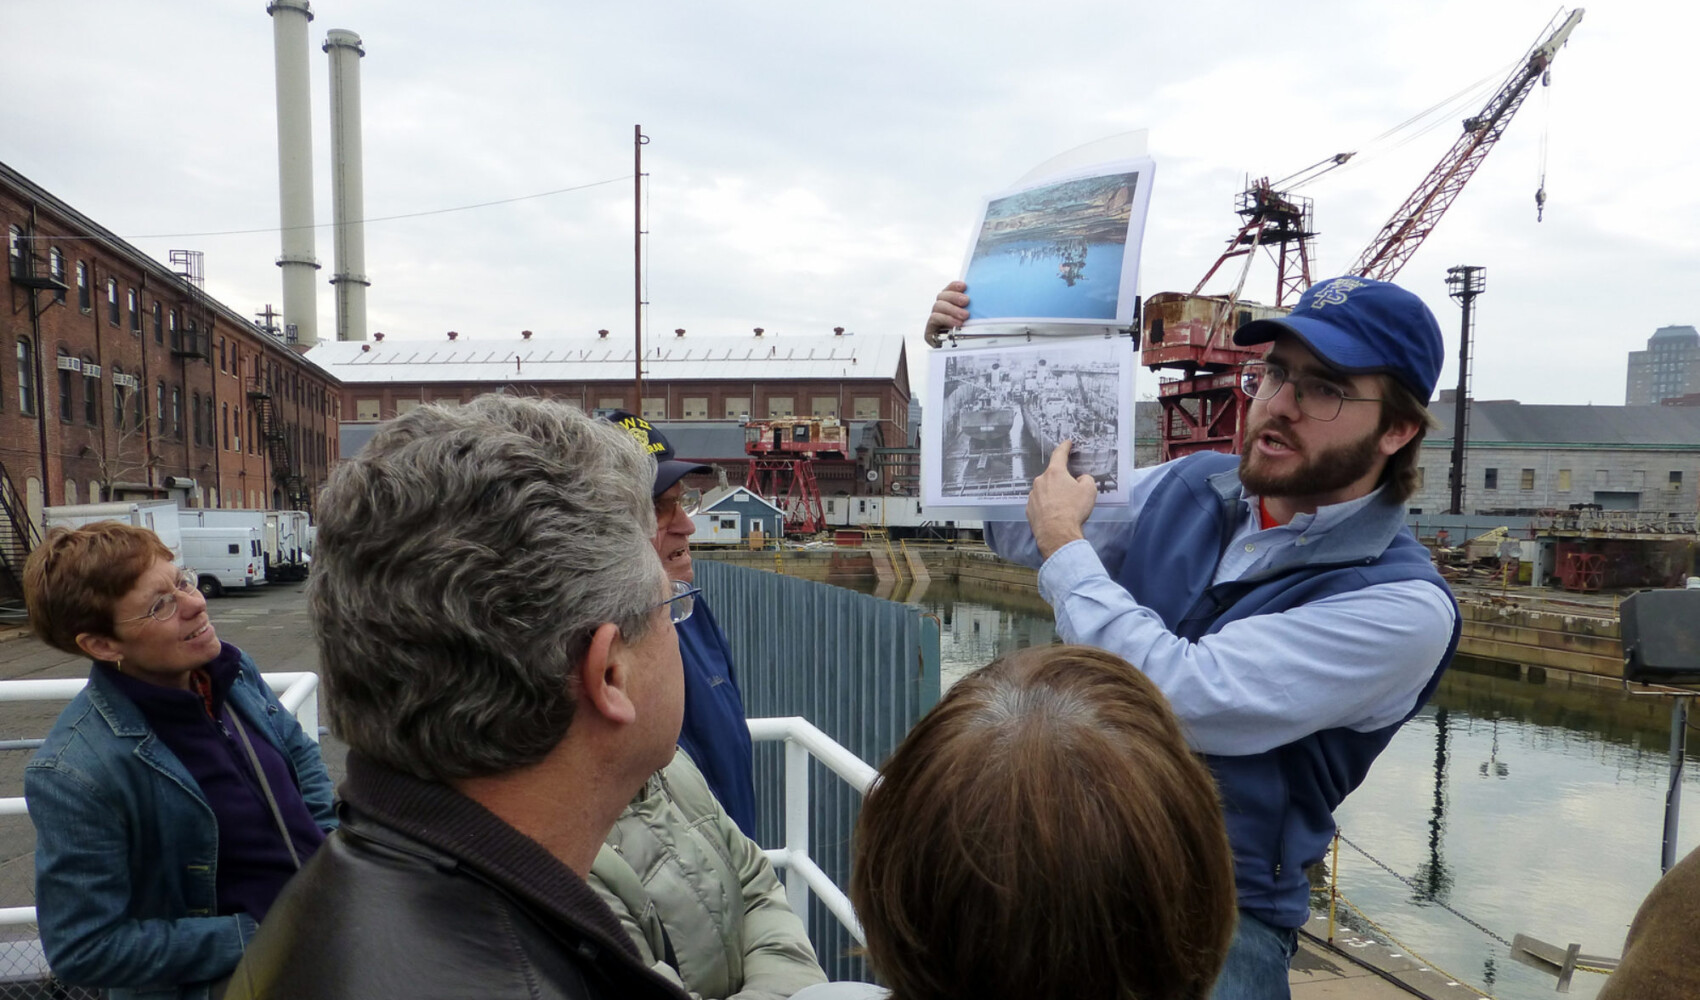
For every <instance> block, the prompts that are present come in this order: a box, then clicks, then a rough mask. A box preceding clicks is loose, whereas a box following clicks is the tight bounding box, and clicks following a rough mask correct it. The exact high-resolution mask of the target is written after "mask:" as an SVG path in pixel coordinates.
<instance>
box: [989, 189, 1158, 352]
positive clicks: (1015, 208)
mask: <svg viewBox="0 0 1700 1000" xmlns="http://www.w3.org/2000/svg"><path fill="white" fill-rule="evenodd" d="M1089 169H1090V170H1091V171H1093V172H1089V173H1087V174H1085V175H1076V176H1072V177H1069V178H1067V179H1056V180H1051V181H1045V182H1041V183H1040V184H1038V185H1037V186H1034V187H1028V188H1025V189H1023V190H1018V191H1014V192H1010V193H1006V194H1002V195H997V196H994V197H991V198H988V199H987V200H986V205H985V209H984V211H983V213H982V215H981V220H980V225H979V228H978V230H977V231H976V233H975V237H974V242H973V246H972V247H971V248H970V250H969V254H968V263H967V265H966V266H965V267H964V269H963V280H964V281H965V282H967V283H968V294H969V299H970V302H969V319H968V322H969V323H970V324H973V323H1035V324H1051V323H1067V324H1075V323H1081V324H1093V325H1103V326H1128V325H1130V324H1131V322H1132V315H1133V304H1132V303H1133V297H1134V295H1135V293H1136V292H1137V290H1138V275H1139V247H1140V242H1141V239H1142V237H1143V233H1144V226H1145V209H1146V206H1147V204H1148V202H1149V188H1150V184H1151V161H1150V160H1149V159H1146V160H1136V161H1125V162H1121V163H1117V164H1113V165H1111V164H1105V165H1099V166H1096V167H1092V168H1089Z"/></svg>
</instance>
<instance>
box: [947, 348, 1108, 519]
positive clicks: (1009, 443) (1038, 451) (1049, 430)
mask: <svg viewBox="0 0 1700 1000" xmlns="http://www.w3.org/2000/svg"><path fill="white" fill-rule="evenodd" d="M1134 360H1135V359H1134V355H1133V351H1132V350H1131V348H1130V345H1129V342H1128V341H1127V340H1126V339H1125V338H1121V337H1113V338H1105V337H1078V338H1046V339H1045V340H1044V341H1043V342H1041V343H1036V344H1021V345H1018V346H1013V347H991V348H985V349H981V350H952V351H946V352H942V353H941V354H938V355H935V356H934V358H933V364H932V367H931V369H930V372H929V379H928V381H929V389H930V397H931V398H930V399H929V401H928V403H927V406H926V412H927V413H928V414H929V416H928V419H927V420H926V421H925V422H924V423H923V432H924V433H928V432H929V430H930V433H928V436H929V437H932V436H933V435H935V434H936V440H931V441H928V442H926V444H925V446H924V447H923V450H922V454H923V470H922V472H923V475H922V479H923V483H924V485H925V487H926V489H927V494H928V495H927V496H926V497H925V500H926V502H927V503H937V504H941V505H950V506H964V505H975V506H978V505H987V504H991V505H1006V504H1018V503H1025V502H1026V500H1027V494H1028V492H1029V490H1030V489H1031V486H1032V482H1033V479H1034V477H1035V476H1037V475H1039V473H1041V472H1043V471H1044V469H1045V464H1046V463H1047V462H1049V461H1050V456H1051V452H1052V451H1054V450H1055V449H1056V446H1057V444H1058V443H1059V442H1061V441H1062V440H1064V439H1069V440H1072V441H1073V443H1074V444H1073V449H1072V451H1071V453H1070V458H1069V471H1070V472H1072V473H1073V474H1075V475H1077V476H1079V475H1089V476H1091V477H1092V478H1093V479H1094V480H1096V481H1097V483H1098V502H1099V503H1100V504H1114V503H1118V502H1125V495H1126V491H1125V483H1126V481H1127V473H1128V470H1129V469H1130V468H1131V467H1132V446H1131V442H1132V438H1133V427H1132V415H1133V405H1132V397H1133V391H1132V390H1133V371H1132V369H1133V364H1134ZM935 413H936V414H938V415H939V416H938V418H937V419H934V418H933V417H932V416H931V414H935Z"/></svg>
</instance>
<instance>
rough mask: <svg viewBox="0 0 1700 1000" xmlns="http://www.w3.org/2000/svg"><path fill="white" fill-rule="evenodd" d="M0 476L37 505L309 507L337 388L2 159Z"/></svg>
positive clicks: (185, 271) (179, 271)
mask: <svg viewBox="0 0 1700 1000" xmlns="http://www.w3.org/2000/svg"><path fill="white" fill-rule="evenodd" d="M0 227H4V228H5V230H6V233H7V271H6V277H5V279H4V280H5V294H6V299H7V303H8V305H9V308H7V309H6V310H4V312H3V313H0V342H3V343H4V345H5V352H6V356H5V358H4V361H3V362H0V466H3V470H4V473H5V476H4V481H0V486H3V487H4V489H5V491H6V492H7V493H8V494H10V496H11V497H12V498H14V499H16V500H17V501H21V506H22V508H23V509H24V510H27V512H28V514H29V516H30V517H31V518H32V519H33V520H35V522H36V524H37V526H38V527H39V525H40V512H41V508H42V507H43V506H44V505H57V504H68V503H90V502H98V501H103V500H113V499H133V498H172V499H176V500H177V501H178V502H179V503H181V504H183V505H184V506H193V507H249V508H286V507H287V508H300V509H305V508H307V507H308V506H309V504H310V500H311V498H312V495H313V493H314V492H315V491H316V490H317V488H318V487H319V486H320V485H321V484H322V483H323V481H324V478H325V474H326V470H327V469H328V468H329V466H330V464H331V463H332V462H334V461H335V460H336V457H337V435H336V427H337V420H338V418H339V416H340V407H341V402H342V401H341V397H340V395H339V394H338V392H337V390H336V383H335V380H334V379H332V378H331V377H329V376H328V375H326V374H325V373H324V372H323V371H321V370H319V369H318V368H316V367H315V366H314V365H313V364H312V363H310V362H308V361H306V360H305V359H303V358H302V357H301V356H300V355H299V354H298V353H296V352H295V351H294V350H292V349H290V348H289V347H287V346H286V345H284V344H283V343H282V342H281V341H280V340H279V339H278V338H277V337H275V336H272V335H270V334H268V333H266V332H265V331H263V330H262V329H260V328H259V327H257V326H256V325H255V324H253V323H252V322H249V321H248V320H247V319H246V318H244V317H243V316H241V315H240V314H238V313H237V312H235V311H234V310H232V309H230V308H229V307H227V306H225V305H223V304H221V303H219V302H217V301H214V300H213V299H212V298H210V297H209V296H207V295H206V294H205V292H204V290H203V288H202V286H201V281H200V276H201V270H200V267H201V261H200V255H199V254H197V253H187V252H181V251H173V252H172V263H171V264H170V265H167V264H164V263H161V262H160V261H157V260H155V259H153V258H152V257H149V256H148V255H147V254H145V253H143V252H142V251H140V250H138V249H137V248H135V247H133V246H131V245H130V244H128V243H126V242H124V241H123V240H122V239H120V238H119V237H118V236H116V235H115V234H113V233H111V232H109V231H108V230H106V229H104V228H102V227H101V226H100V225H98V224H96V223H95V222H94V221H93V220H91V219H89V218H88V217H87V216H85V215H83V214H82V213H80V212H78V211H77V210H76V209H74V208H72V207H71V206H69V205H67V204H65V203H64V202H63V201H61V200H59V199H58V198H56V197H54V196H53V195H52V194H50V193H48V192H47V191H46V190H44V189H43V188H41V187H40V186H38V185H37V184H35V183H33V182H32V181H30V180H29V179H27V178H25V177H23V176H22V175H20V174H18V173H17V172H16V171H14V170H12V169H11V168H10V167H7V166H6V165H4V164H0Z"/></svg>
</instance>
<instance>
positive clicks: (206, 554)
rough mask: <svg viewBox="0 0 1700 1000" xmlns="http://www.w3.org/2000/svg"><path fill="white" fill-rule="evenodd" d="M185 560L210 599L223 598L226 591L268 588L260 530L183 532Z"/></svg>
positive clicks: (188, 528)
mask: <svg viewBox="0 0 1700 1000" xmlns="http://www.w3.org/2000/svg"><path fill="white" fill-rule="evenodd" d="M181 531H182V535H183V558H184V560H185V561H186V562H187V563H188V564H189V566H190V572H192V573H194V574H195V583H196V585H197V586H199V587H200V589H201V593H203V594H205V595H206V596H208V597H223V596H224V593H225V591H227V590H232V589H236V590H248V589H252V588H254V587H262V586H265V583H266V571H265V556H264V554H263V553H262V551H261V547H260V539H261V531H260V529H259V528H258V527H255V526H248V527H219V528H192V527H184V528H182V529H181Z"/></svg>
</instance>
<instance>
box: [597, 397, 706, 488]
mask: <svg viewBox="0 0 1700 1000" xmlns="http://www.w3.org/2000/svg"><path fill="white" fill-rule="evenodd" d="M608 419H609V420H610V421H612V422H613V423H614V425H615V426H617V427H619V428H621V429H622V430H624V431H625V432H626V433H627V434H630V435H631V436H632V437H634V438H637V443H638V444H640V445H642V446H643V450H644V451H647V452H649V453H650V454H651V455H654V456H655V485H654V487H653V488H652V490H651V492H650V496H656V497H658V496H660V495H661V494H663V493H665V492H667V491H668V490H669V489H671V488H672V487H673V484H674V483H676V482H678V481H679V480H681V479H683V478H684V477H686V476H688V475H690V474H691V473H693V472H713V471H714V467H713V466H709V465H703V464H702V463H701V462H686V461H684V460H682V459H677V458H674V457H673V445H672V444H671V443H669V442H668V440H667V436H666V435H665V434H662V433H661V432H660V431H659V430H657V429H656V428H655V427H654V426H653V425H651V424H650V422H649V421H647V420H645V419H643V418H642V417H640V416H638V415H637V414H635V413H630V412H628V411H626V410H615V411H614V412H613V413H610V414H608Z"/></svg>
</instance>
